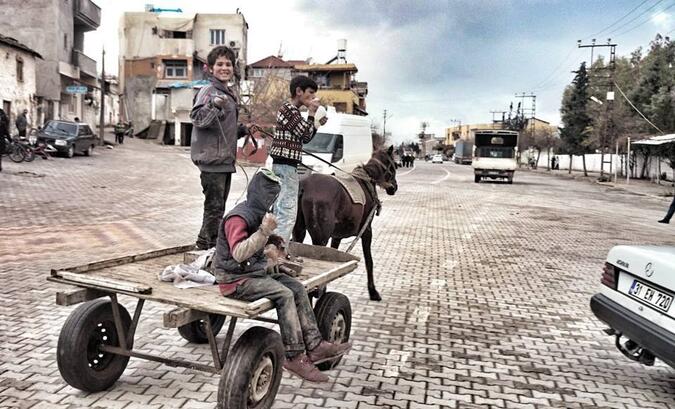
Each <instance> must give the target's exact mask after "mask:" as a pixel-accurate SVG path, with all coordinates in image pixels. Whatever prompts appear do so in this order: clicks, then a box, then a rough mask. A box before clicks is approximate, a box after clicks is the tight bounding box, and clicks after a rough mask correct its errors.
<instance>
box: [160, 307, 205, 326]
mask: <svg viewBox="0 0 675 409" xmlns="http://www.w3.org/2000/svg"><path fill="white" fill-rule="evenodd" d="M203 319H208V314H206V313H205V312H202V311H197V310H193V309H191V308H175V309H173V310H171V311H167V312H165V313H164V326H165V327H166V328H178V327H181V326H183V325H186V324H189V323H191V322H193V321H197V320H203Z"/></svg>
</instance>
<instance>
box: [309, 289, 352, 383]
mask: <svg viewBox="0 0 675 409" xmlns="http://www.w3.org/2000/svg"><path fill="white" fill-rule="evenodd" d="M314 315H316V322H317V324H318V325H319V331H320V332H321V336H322V337H323V339H325V340H326V341H329V342H337V343H342V342H347V341H349V333H350V331H351V328H352V306H351V304H350V303H349V298H347V296H345V295H343V294H340V293H325V294H324V295H323V296H322V297H321V298H320V299H319V301H317V303H316V306H314ZM340 360H342V357H339V358H337V359H335V360H333V361H328V362H323V363H320V364H319V365H317V368H319V369H320V370H322V371H327V370H329V369H333V368H335V367H336V366H337V365H338V364H339V363H340Z"/></svg>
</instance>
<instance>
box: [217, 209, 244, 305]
mask: <svg viewBox="0 0 675 409" xmlns="http://www.w3.org/2000/svg"><path fill="white" fill-rule="evenodd" d="M223 228H224V229H225V237H227V245H228V247H229V248H230V254H232V253H233V252H234V249H235V248H237V246H238V245H239V243H241V242H242V241H244V240H246V239H247V238H248V231H247V230H248V224H246V220H244V218H243V217H240V216H232V217H230V218H228V219H227V220H226V221H225V223H224V225H223ZM244 281H246V279H245V278H242V279H240V280H237V281H233V282H231V283H227V284H219V288H220V294H222V295H223V296H227V295H230V294H232V293H233V292H235V291H236V290H237V286H238V285H239V284H241V283H243V282H244Z"/></svg>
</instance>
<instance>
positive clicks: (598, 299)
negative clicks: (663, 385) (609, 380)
mask: <svg viewBox="0 0 675 409" xmlns="http://www.w3.org/2000/svg"><path fill="white" fill-rule="evenodd" d="M591 310H592V311H593V314H595V316H596V317H598V319H599V320H600V321H602V322H604V323H606V324H607V325H609V326H610V327H611V328H612V329H613V330H615V331H616V332H620V333H621V334H623V335H624V336H625V337H627V338H629V339H631V340H633V341H635V342H636V343H638V344H639V345H640V346H641V347H643V348H645V349H648V350H649V351H650V352H651V353H653V354H654V355H655V356H656V357H657V358H659V359H661V360H662V361H664V362H666V363H668V365H670V366H672V367H675V334H673V333H672V332H670V331H667V330H665V329H663V328H661V327H660V326H658V325H656V324H654V323H653V322H651V321H649V320H647V319H645V318H644V317H641V316H639V315H638V314H636V313H634V312H633V311H631V310H629V309H628V308H626V307H624V306H622V305H620V304H619V303H617V302H616V301H614V300H612V299H610V298H609V297H607V296H605V295H603V294H596V295H594V296H593V297H591Z"/></svg>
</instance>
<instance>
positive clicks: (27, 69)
mask: <svg viewBox="0 0 675 409" xmlns="http://www.w3.org/2000/svg"><path fill="white" fill-rule="evenodd" d="M17 57H19V58H21V59H22V60H23V81H18V80H17V69H16V67H17ZM35 94H36V58H35V57H34V56H33V55H31V54H29V53H26V52H24V51H20V50H17V49H15V48H13V47H9V46H6V45H4V44H0V104H2V105H0V108H2V107H3V106H4V102H5V101H9V102H10V104H11V105H10V106H11V108H10V112H6V114H7V115H8V116H9V117H10V133H15V132H16V128H15V127H14V121H15V120H16V117H17V115H18V114H19V113H21V112H23V110H24V109H28V112H29V113H28V116H29V120H30V122H32V123H35V122H36V121H35V120H34V119H36V114H37V103H36V102H37V98H36V97H35Z"/></svg>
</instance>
